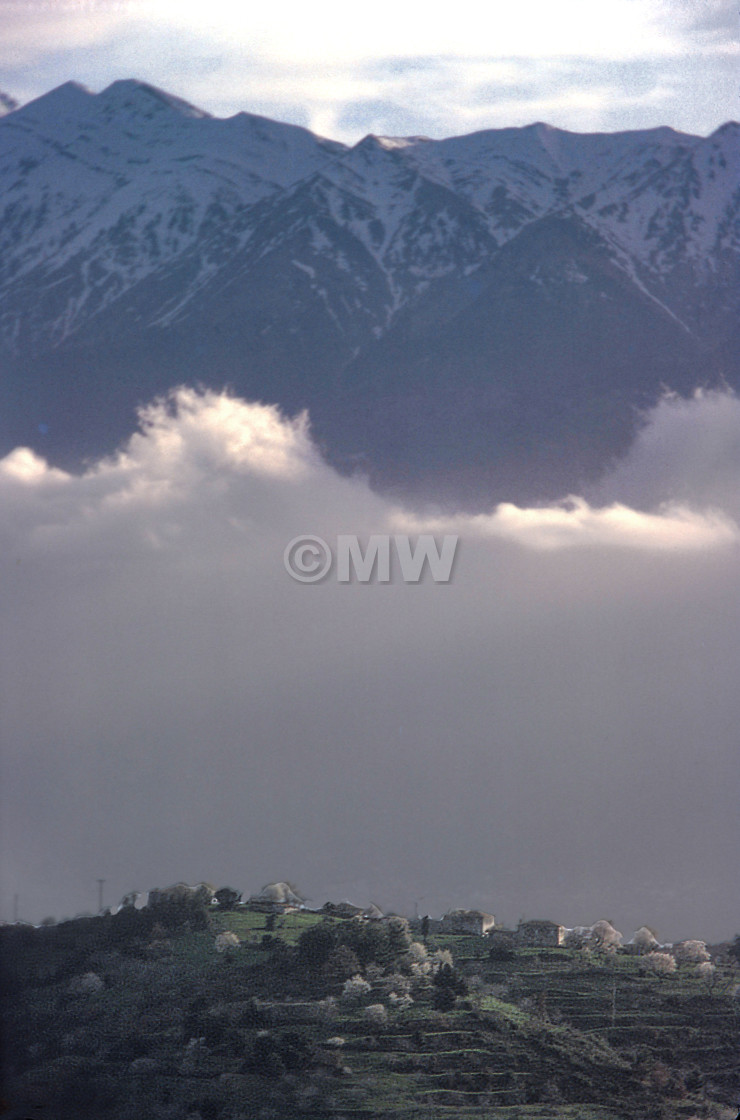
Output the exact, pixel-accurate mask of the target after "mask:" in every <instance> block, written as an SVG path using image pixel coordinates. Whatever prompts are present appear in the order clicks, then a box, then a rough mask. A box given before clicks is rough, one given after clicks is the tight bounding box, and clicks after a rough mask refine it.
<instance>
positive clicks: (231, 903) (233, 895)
mask: <svg viewBox="0 0 740 1120" xmlns="http://www.w3.org/2000/svg"><path fill="white" fill-rule="evenodd" d="M213 897H214V898H215V900H216V903H217V904H218V908H219V910H233V909H234V907H235V906H236V905H237V903H238V902H240V901H241V897H242V896H241V891H236V890H234V888H233V887H219V889H218V890H217V891H216V893H215V895H214V896H213Z"/></svg>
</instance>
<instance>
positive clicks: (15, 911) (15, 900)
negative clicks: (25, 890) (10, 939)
mask: <svg viewBox="0 0 740 1120" xmlns="http://www.w3.org/2000/svg"><path fill="white" fill-rule="evenodd" d="M13 921H14V922H17V921H18V895H17V894H14V895H13Z"/></svg>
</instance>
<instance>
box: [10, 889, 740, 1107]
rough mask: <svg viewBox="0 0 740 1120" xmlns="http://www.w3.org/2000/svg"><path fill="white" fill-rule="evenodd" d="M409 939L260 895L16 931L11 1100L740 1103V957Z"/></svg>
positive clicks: (22, 1103)
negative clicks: (704, 967)
mask: <svg viewBox="0 0 740 1120" xmlns="http://www.w3.org/2000/svg"><path fill="white" fill-rule="evenodd" d="M227 930H228V931H230V933H231V934H232V936H231V937H226V938H225V937H224V936H223V934H224V932H225V931H227ZM219 934H221V939H220V940H217V938H218V937H219ZM414 937H419V933H418V931H417V932H416V933H413V934H412V933H411V932H410V931H409V927H408V923H407V922H406V921H405V920H404V919H398V918H391V919H389V920H386V921H379V920H375V921H368V920H363V919H359V918H355V919H352V920H341V919H338V918H333V919H332V918H326V917H323V916H322V915H320V914H314V913H308V912H305V911H294V912H292V913H286V914H284V915H280V916H276V915H275V914H269V913H264V912H259V911H255V910H253V909H245V908H238V909H236V910H231V911H218V912H209V913H208V914H206V912H205V910H203V909H202V908H201V909H200V910H198V909H197V908H186V909H184V910H182V909H181V910H179V911H177V910H175V909H172V908H170V909H169V910H167V909H166V908H162V907H160V908H159V909H157V908H156V907H152V906H148V907H146V908H145V909H143V910H141V911H137V910H135V909H134V908H133V907H132V906H129V907H126V908H124V909H122V910H120V911H119V912H118V913H117V914H115V915H113V916H111V915H107V916H103V917H98V918H87V919H77V920H75V921H71V922H64V923H61V924H59V925H56V926H54V925H49V926H48V927H46V928H40V929H32V928H24V927H22V926H17V927H5V928H4V929H2V930H0V948H1V950H2V961H3V973H4V975H3V980H4V984H3V988H4V991H5V997H4V1003H3V1021H4V1024H5V1031H4V1037H5V1050H4V1069H5V1074H6V1088H5V1095H6V1099H7V1102H8V1108H7V1111H6V1113H5V1115H7V1116H8V1117H9V1120H21V1118H22V1117H27V1116H29V1115H33V1116H38V1117H52V1116H53V1117H58V1118H59V1120H67V1118H70V1120H72V1118H74V1120H84V1118H85V1117H90V1118H92V1117H95V1118H96V1120H106V1118H111V1120H113V1118H115V1120H129V1118H130V1120H134V1118H140V1117H142V1116H146V1117H147V1118H150V1120H160V1118H162V1120H164V1118H167V1120H170V1118H171V1120H175V1118H180V1117H181V1118H183V1120H184V1118H185V1117H188V1118H189V1120H198V1118H201V1120H246V1118H249V1120H255V1118H259V1120H269V1118H274V1120H278V1118H283V1117H285V1118H287V1117H296V1116H306V1117H313V1118H317V1120H318V1118H327V1120H328V1118H330V1117H331V1118H336V1120H339V1118H341V1117H350V1116H354V1117H376V1118H378V1120H380V1118H384V1120H385V1118H387V1120H390V1118H395V1120H405V1118H406V1117H409V1118H411V1117H437V1118H440V1120H441V1118H443V1117H449V1118H450V1120H452V1118H453V1117H454V1118H458V1117H459V1118H465V1117H469V1118H472V1117H479V1118H490V1120H525V1118H526V1120H545V1117H548V1118H560V1120H566V1118H568V1120H576V1118H578V1120H638V1118H639V1120H642V1118H645V1120H647V1118H649V1117H655V1118H658V1117H660V1118H663V1120H673V1118H679V1117H683V1118H686V1120H689V1118H690V1117H707V1116H711V1117H716V1118H718V1120H720V1118H722V1120H725V1118H727V1120H729V1118H730V1117H734V1110H731V1108H730V1105H731V1104H732V1102H733V1101H735V1099H736V1095H737V1093H738V1090H739V1089H740V1084H739V1081H738V1073H739V1071H738V1066H737V1040H738V1039H737V1035H738V1003H737V999H736V998H733V992H734V991H736V988H737V980H738V973H737V965H736V963H733V958H732V957H730V956H728V955H726V954H725V955H724V956H721V957H720V958H719V959H718V960H717V961H716V963H717V970H716V973H715V974H714V978H713V980H712V982H711V983H707V982H706V980H703V979H702V978H701V977H700V976H698V975H697V973H696V970H695V969H693V968H691V967H689V966H685V965H681V966H680V967H679V968H678V970H677V971H675V972H673V973H671V974H666V975H659V974H657V973H655V972H653V971H651V969H650V968H649V967H648V966H647V964H646V962H645V960H644V959H643V958H641V957H639V956H632V955H624V954H621V953H619V954H599V953H583V952H582V951H572V950H568V949H562V948H560V949H549V950H531V949H529V950H522V951H519V952H517V953H516V954H501V953H497V952H493V953H492V952H491V951H490V949H489V942H488V939H487V938H485V937H475V936H453V935H445V934H439V933H437V934H434V935H429V936H428V938H427V939H426V944H420V943H419V942H418V941H417V942H415V943H414V942H413V941H412V938H414ZM219 949H220V950H221V951H219Z"/></svg>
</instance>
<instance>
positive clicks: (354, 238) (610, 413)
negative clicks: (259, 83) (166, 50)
mask: <svg viewBox="0 0 740 1120" xmlns="http://www.w3.org/2000/svg"><path fill="white" fill-rule="evenodd" d="M0 195H2V198H0V360H1V361H2V364H3V368H4V370H5V373H4V376H3V379H2V382H3V387H2V399H1V400H0V411H1V412H2V421H1V422H0V450H2V451H6V450H8V449H9V448H10V447H11V446H14V445H16V444H17V443H25V444H30V445H32V446H35V447H37V448H38V449H39V450H40V451H42V452H46V453H47V454H49V455H50V456H51V458H52V459H54V460H56V461H58V462H63V463H65V464H67V465H70V464H74V463H75V462H79V460H80V458H81V457H82V456H84V455H90V454H97V453H100V452H101V451H108V450H110V449H111V446H112V444H113V443H115V441H117V440H119V439H120V438H122V437H123V436H124V435H125V434H126V433H127V432H128V431H130V429H131V427H132V425H133V409H134V408H135V406H136V405H137V403H140V402H144V401H146V400H148V399H149V398H150V397H151V396H152V395H153V394H154V393H156V392H160V391H163V390H166V389H167V388H168V387H170V386H171V385H173V384H175V383H179V382H183V381H198V382H201V383H205V384H208V385H213V386H219V387H220V386H224V385H227V386H229V387H231V388H232V389H233V390H234V391H236V392H238V393H240V394H242V395H245V396H252V397H259V398H261V399H267V400H273V401H277V402H278V403H280V404H281V405H283V406H284V407H285V408H286V409H288V410H295V409H298V408H302V407H308V408H309V409H310V411H311V415H312V419H313V423H314V429H315V432H316V435H317V438H318V439H319V441H320V442H321V443H322V445H323V446H324V448H325V450H326V453H327V454H328V455H329V457H330V458H333V459H334V460H335V461H336V462H337V463H338V464H339V465H342V466H345V467H352V466H356V465H359V466H360V467H362V468H363V469H365V470H367V471H368V472H369V473H370V475H371V477H373V478H374V479H375V480H376V481H377V482H378V483H380V484H381V485H383V486H385V487H388V488H390V489H396V490H399V491H400V492H402V493H406V494H409V493H412V494H424V495H432V496H437V497H448V498H451V499H454V500H456V501H459V500H461V499H463V500H466V501H468V502H472V503H473V504H475V503H485V502H486V501H487V500H489V499H490V498H491V497H492V496H493V497H504V496H508V497H514V498H533V497H540V496H546V495H548V494H555V493H559V492H560V491H561V490H564V489H573V488H575V487H576V486H577V485H578V484H579V482H580V481H582V480H583V479H584V478H587V477H593V476H594V475H595V474H597V473H598V471H599V470H600V469H601V468H602V467H603V466H604V464H605V463H606V462H607V461H608V459H609V457H610V456H612V455H614V454H615V453H618V452H619V451H620V450H622V449H623V448H624V447H625V446H626V445H627V443H628V442H629V439H630V438H631V435H632V433H633V431H634V427H635V423H636V417H637V410H639V408H641V407H643V406H645V405H646V404H648V403H649V402H650V401H652V400H654V399H655V397H656V396H657V395H658V394H659V393H660V391H661V387H662V386H665V385H668V386H670V387H671V388H673V389H676V390H678V391H681V392H688V391H690V390H691V389H692V388H693V387H694V386H695V385H697V384H708V383H709V384H711V383H715V382H717V381H718V380H726V381H727V382H729V383H730V384H734V383H735V382H736V381H737V380H738V378H739V377H740V348H739V347H738V328H737V323H738V310H739V307H738V304H739V302H740V282H739V281H740V275H739V271H740V270H739V265H738V262H739V261H740V216H739V214H740V144H739V143H738V125H737V124H733V123H730V124H727V125H725V126H723V127H722V128H720V129H719V130H718V131H717V132H715V133H714V134H713V135H712V136H710V137H708V138H706V139H702V138H699V137H694V136H688V135H685V134H682V133H678V132H675V131H673V130H671V129H669V128H657V129H652V130H647V131H641V132H627V133H616V134H594V135H576V134H573V133H567V132H563V131H561V130H558V129H554V128H550V127H548V126H547V125H544V124H535V125H532V126H529V127H527V128H520V129H500V130H487V131H484V132H479V133H475V134H473V135H470V136H463V137H454V138H451V139H447V140H439V141H438V140H430V139H427V138H423V137H411V138H405V139H398V138H387V137H375V136H368V137H366V138H365V139H364V140H362V141H361V142H360V143H358V144H357V145H355V146H354V147H347V146H345V145H342V144H339V143H335V142H332V141H329V140H324V139H321V138H319V137H316V136H314V135H313V134H311V133H310V132H308V131H307V130H305V129H302V128H298V127H295V126H292V125H286V124H279V123H277V122H273V121H269V120H266V119H264V118H260V117H256V116H252V115H250V114H248V113H239V114H237V115H236V116H234V117H232V118H229V119H228V120H218V119H214V118H212V117H210V116H208V115H207V114H205V113H203V112H201V111H200V110H198V109H196V108H194V107H193V106H191V105H188V104H187V103H185V102H183V101H181V100H179V99H177V98H175V97H172V96H170V95H169V94H166V93H163V92H162V91H160V90H157V89H154V88H153V87H150V86H147V85H144V84H143V83H140V82H135V81H122V82H115V83H113V85H111V86H109V87H108V88H107V89H106V90H104V91H103V92H102V93H100V94H97V95H94V94H91V93H89V92H88V91H87V90H85V89H83V88H82V87H80V86H77V85H75V84H74V83H68V84H66V85H64V86H61V87H60V88H59V89H57V90H54V91H52V92H51V93H49V94H47V95H45V96H44V97H41V98H39V99H38V100H37V101H35V102H32V103H30V104H28V105H26V106H24V107H23V108H20V109H15V110H12V111H10V112H8V113H7V114H6V115H5V116H3V117H2V119H1V120H0Z"/></svg>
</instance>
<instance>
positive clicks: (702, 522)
mask: <svg viewBox="0 0 740 1120" xmlns="http://www.w3.org/2000/svg"><path fill="white" fill-rule="evenodd" d="M401 523H402V524H404V525H405V526H406V525H407V526H408V527H409V529H410V530H413V531H416V532H429V531H430V530H431V531H435V532H450V531H452V530H453V529H456V530H458V531H462V532H467V533H468V534H471V535H475V536H478V537H492V538H496V537H498V538H500V539H502V540H511V541H516V542H518V543H519V544H523V545H526V546H527V547H529V548H535V549H542V550H554V549H562V548H585V547H589V546H592V547H597V548H602V549H615V548H617V549H627V550H630V551H634V550H648V551H657V552H663V551H666V550H670V551H674V550H678V551H694V550H705V549H711V548H717V547H722V546H724V545H738V544H740V530H739V529H738V527H737V525H736V524H735V523H734V522H733V521H732V520H730V519H729V518H727V517H726V516H724V515H723V514H721V513H718V512H709V513H697V512H695V511H693V510H690V509H687V508H686V507H683V506H670V505H664V506H663V508H662V509H661V510H660V511H659V512H658V513H652V514H650V513H640V512H639V511H638V510H634V509H630V508H629V507H628V506H625V505H622V504H620V503H614V504H613V505H610V506H605V507H603V508H601V509H594V508H592V507H591V506H590V505H589V504H588V502H587V501H585V500H584V499H583V498H576V497H572V498H568V499H567V500H566V501H563V502H560V503H559V504H557V505H555V506H551V507H549V508H543V509H520V508H519V507H518V506H515V505H512V504H510V503H508V502H503V503H502V504H501V505H499V506H498V508H497V509H496V511H495V513H493V514H492V515H490V516H482V515H478V516H475V517H471V518H469V519H465V518H463V519H454V518H453V519H451V520H437V519H432V520H420V519H416V518H412V519H408V518H403V519H401Z"/></svg>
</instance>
